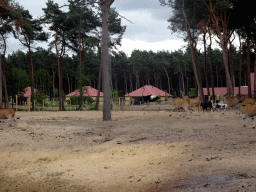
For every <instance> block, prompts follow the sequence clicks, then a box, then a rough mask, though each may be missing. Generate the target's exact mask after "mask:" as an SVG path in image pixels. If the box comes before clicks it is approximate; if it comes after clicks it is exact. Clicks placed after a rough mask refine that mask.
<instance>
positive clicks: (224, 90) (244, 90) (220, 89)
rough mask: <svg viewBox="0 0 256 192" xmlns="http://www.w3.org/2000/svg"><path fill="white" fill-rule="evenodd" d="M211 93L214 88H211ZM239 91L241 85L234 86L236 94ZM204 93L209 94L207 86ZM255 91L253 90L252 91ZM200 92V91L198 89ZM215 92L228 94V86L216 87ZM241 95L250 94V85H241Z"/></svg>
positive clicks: (216, 93)
mask: <svg viewBox="0 0 256 192" xmlns="http://www.w3.org/2000/svg"><path fill="white" fill-rule="evenodd" d="M209 90H210V95H212V88H211V87H210V88H209ZM238 91H239V87H234V94H235V95H237V94H238ZM203 92H204V95H208V92H207V88H203ZM252 93H253V91H252ZM198 94H199V91H198ZM214 94H215V95H225V94H227V87H214ZM240 94H241V95H247V94H248V86H241V91H240Z"/></svg>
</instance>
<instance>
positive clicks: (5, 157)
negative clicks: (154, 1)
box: [0, 111, 256, 192]
mask: <svg viewBox="0 0 256 192" xmlns="http://www.w3.org/2000/svg"><path fill="white" fill-rule="evenodd" d="M169 115H170V112H168V111H113V112H112V119H113V120H112V121H110V122H103V121H102V112H95V111H82V112H74V111H72V112H30V113H28V112H17V113H16V116H17V117H20V121H18V122H17V124H16V125H14V124H13V125H12V127H11V126H9V125H8V122H7V121H6V122H5V123H1V125H0V152H1V153H0V162H1V163H0V191H19V192H20V191H31V192H32V191H34V192H35V191H38V192H39V191H40V192H41V191H104V192H105V191H106V192H113V191H120V192H121V191H122V192H123V191H237V190H238V191H256V180H255V178H254V177H256V170H255V169H256V166H255V164H256V161H255V156H256V155H255V154H256V153H255V151H256V150H255V144H256V139H255V135H256V130H254V129H252V128H250V127H249V126H247V127H246V128H244V127H242V125H241V117H239V116H238V115H236V114H230V113H226V114H224V115H222V114H221V113H204V114H203V113H200V114H197V113H193V114H192V115H191V117H190V118H189V119H187V118H186V117H185V118H182V117H179V115H178V113H173V115H172V116H171V117H170V116H169ZM250 125H251V124H250Z"/></svg>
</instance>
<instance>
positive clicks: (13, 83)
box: [6, 66, 30, 96]
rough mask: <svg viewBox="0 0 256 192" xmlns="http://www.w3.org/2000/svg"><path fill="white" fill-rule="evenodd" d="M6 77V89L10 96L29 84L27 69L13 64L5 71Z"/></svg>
mask: <svg viewBox="0 0 256 192" xmlns="http://www.w3.org/2000/svg"><path fill="white" fill-rule="evenodd" d="M6 78H7V81H6V83H7V89H8V90H7V91H8V94H9V95H11V96H14V95H16V94H18V92H22V91H24V89H25V88H26V87H27V86H29V84H30V80H29V77H28V74H27V71H26V70H23V69H20V68H17V67H14V66H13V67H11V69H10V71H8V72H7V76H6Z"/></svg>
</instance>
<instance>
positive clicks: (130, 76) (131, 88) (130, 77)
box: [129, 72, 133, 92]
mask: <svg viewBox="0 0 256 192" xmlns="http://www.w3.org/2000/svg"><path fill="white" fill-rule="evenodd" d="M129 79H130V92H132V91H133V87H132V75H131V72H129Z"/></svg>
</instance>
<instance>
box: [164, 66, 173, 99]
mask: <svg viewBox="0 0 256 192" xmlns="http://www.w3.org/2000/svg"><path fill="white" fill-rule="evenodd" d="M163 68H164V71H165V73H166V76H167V80H168V88H169V92H168V93H169V94H170V91H171V86H170V79H169V75H168V73H167V70H166V68H165V66H163Z"/></svg>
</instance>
